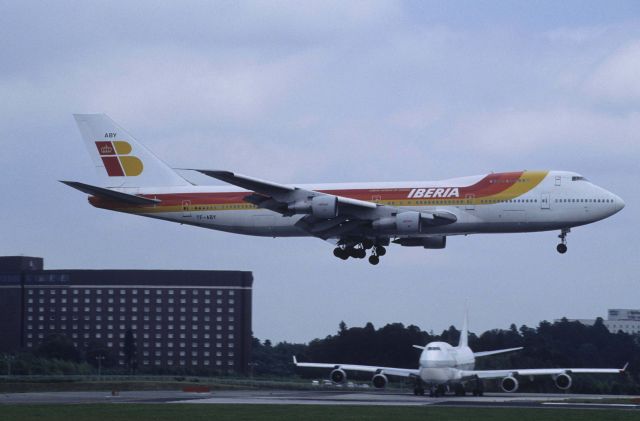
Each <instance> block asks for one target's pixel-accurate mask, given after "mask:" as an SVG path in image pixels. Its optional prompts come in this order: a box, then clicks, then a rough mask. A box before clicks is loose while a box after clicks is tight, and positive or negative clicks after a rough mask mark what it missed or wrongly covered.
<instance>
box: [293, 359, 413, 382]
mask: <svg viewBox="0 0 640 421" xmlns="http://www.w3.org/2000/svg"><path fill="white" fill-rule="evenodd" d="M293 363H294V364H295V366H296V367H308V368H328V369H337V368H339V369H342V370H346V371H362V372H365V373H380V374H385V375H388V376H398V377H414V376H418V375H419V374H420V372H419V370H417V369H411V368H393V367H379V366H375V365H355V364H330V363H299V362H298V360H297V359H296V357H295V356H294V357H293Z"/></svg>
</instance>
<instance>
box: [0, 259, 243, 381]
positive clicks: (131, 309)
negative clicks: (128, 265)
mask: <svg viewBox="0 0 640 421" xmlns="http://www.w3.org/2000/svg"><path fill="white" fill-rule="evenodd" d="M252 285H253V277H252V274H251V272H243V271H209V270H206V271H205V270H74V269H71V270H44V268H43V259H42V258H38V257H23V256H18V257H0V337H1V340H0V353H2V352H16V351H19V350H32V349H35V348H36V347H38V345H39V344H40V343H42V342H43V341H44V340H45V339H46V338H47V337H48V336H50V335H52V334H63V335H65V336H67V337H68V338H70V339H71V340H72V341H73V344H74V346H75V347H76V348H77V349H78V350H80V351H84V350H87V348H88V347H89V346H91V345H92V344H95V343H100V344H102V345H103V346H104V347H105V348H106V349H108V350H110V351H111V352H112V354H113V355H116V356H117V361H118V364H119V365H121V366H124V365H125V364H126V363H127V362H126V361H125V337H126V335H127V331H130V334H132V335H133V338H134V343H135V347H136V359H137V366H138V367H139V368H141V369H143V370H144V369H145V368H163V369H172V368H178V369H179V368H185V369H190V370H192V371H193V370H198V369H201V370H202V371H207V372H213V371H219V372H236V373H247V371H248V364H249V359H250V354H251V297H252Z"/></svg>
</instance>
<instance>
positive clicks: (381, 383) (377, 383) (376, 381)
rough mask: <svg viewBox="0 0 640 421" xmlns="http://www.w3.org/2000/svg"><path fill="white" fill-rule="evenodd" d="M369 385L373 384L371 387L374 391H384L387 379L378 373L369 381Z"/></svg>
mask: <svg viewBox="0 0 640 421" xmlns="http://www.w3.org/2000/svg"><path fill="white" fill-rule="evenodd" d="M371 383H373V387H375V388H376V389H384V388H385V387H386V386H387V383H389V379H387V376H385V375H384V374H382V373H378V374H376V375H375V376H373V378H372V379H371Z"/></svg>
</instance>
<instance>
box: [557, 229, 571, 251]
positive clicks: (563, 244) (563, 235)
mask: <svg viewBox="0 0 640 421" xmlns="http://www.w3.org/2000/svg"><path fill="white" fill-rule="evenodd" d="M569 232H571V229H569V228H563V229H562V230H561V231H560V235H559V236H558V238H559V239H560V244H558V246H557V247H556V250H558V253H560V254H565V253H566V252H567V234H569Z"/></svg>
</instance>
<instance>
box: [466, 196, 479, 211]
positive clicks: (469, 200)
mask: <svg viewBox="0 0 640 421" xmlns="http://www.w3.org/2000/svg"><path fill="white" fill-rule="evenodd" d="M464 198H465V201H464V203H465V206H464V208H465V209H466V210H474V209H475V208H476V205H475V203H474V200H475V198H476V196H475V194H468V195H466V196H465V197H464Z"/></svg>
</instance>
